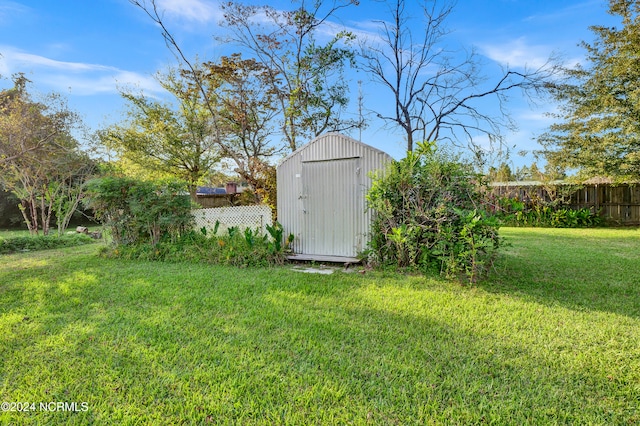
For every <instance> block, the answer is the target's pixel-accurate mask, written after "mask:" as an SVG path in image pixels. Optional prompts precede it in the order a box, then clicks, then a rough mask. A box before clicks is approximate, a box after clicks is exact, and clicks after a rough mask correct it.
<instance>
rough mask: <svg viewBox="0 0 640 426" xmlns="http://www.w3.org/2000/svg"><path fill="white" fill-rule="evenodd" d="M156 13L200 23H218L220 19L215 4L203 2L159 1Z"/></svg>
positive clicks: (182, 0) (194, 0)
mask: <svg viewBox="0 0 640 426" xmlns="http://www.w3.org/2000/svg"><path fill="white" fill-rule="evenodd" d="M158 11H159V12H160V13H162V12H165V13H167V14H170V15H172V16H175V17H178V18H182V19H186V20H188V21H196V22H201V23H204V22H211V21H218V20H219V19H220V18H221V17H222V14H221V12H220V9H218V7H217V4H215V3H213V2H211V1H205V0H159V1H158Z"/></svg>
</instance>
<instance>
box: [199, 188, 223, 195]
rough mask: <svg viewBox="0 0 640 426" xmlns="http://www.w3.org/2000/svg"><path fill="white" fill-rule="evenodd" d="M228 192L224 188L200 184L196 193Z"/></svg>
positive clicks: (216, 193)
mask: <svg viewBox="0 0 640 426" xmlns="http://www.w3.org/2000/svg"><path fill="white" fill-rule="evenodd" d="M226 193H227V190H226V189H224V188H211V187H208V186H199V187H198V188H197V189H196V195H221V194H226Z"/></svg>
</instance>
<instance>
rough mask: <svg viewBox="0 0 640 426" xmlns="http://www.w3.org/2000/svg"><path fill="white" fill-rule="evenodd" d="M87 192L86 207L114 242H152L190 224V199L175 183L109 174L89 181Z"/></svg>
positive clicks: (178, 184)
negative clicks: (105, 228) (140, 179)
mask: <svg viewBox="0 0 640 426" xmlns="http://www.w3.org/2000/svg"><path fill="white" fill-rule="evenodd" d="M87 193H88V197H87V199H86V200H85V203H86V205H87V207H89V208H91V209H92V210H93V211H94V212H95V215H96V218H97V219H99V220H101V221H102V223H103V225H105V226H106V227H107V228H109V229H110V231H111V235H112V238H113V241H114V242H115V243H116V244H138V243H151V244H152V245H156V244H157V243H158V242H159V241H160V240H161V239H162V238H163V237H167V238H169V239H172V240H174V239H175V238H176V237H178V236H180V235H181V234H182V233H184V232H185V231H188V230H191V229H192V227H193V216H192V215H191V202H190V199H189V196H188V195H186V194H187V191H186V186H185V185H184V184H182V183H179V182H175V181H168V182H148V181H138V180H135V179H131V178H111V177H109V178H102V179H94V180H92V181H90V182H89V183H88V185H87Z"/></svg>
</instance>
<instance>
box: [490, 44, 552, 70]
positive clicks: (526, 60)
mask: <svg viewBox="0 0 640 426" xmlns="http://www.w3.org/2000/svg"><path fill="white" fill-rule="evenodd" d="M479 48H480V52H481V53H482V54H484V55H485V56H487V57H488V58H490V59H492V60H494V61H496V62H498V63H500V64H501V65H508V66H510V67H512V68H525V67H528V68H539V67H541V66H543V65H544V64H546V63H547V62H548V60H549V57H550V56H551V55H552V53H553V49H552V48H550V47H548V46H544V45H531V44H528V43H527V41H526V39H525V38H524V37H519V38H517V39H515V40H512V41H509V42H507V43H503V44H484V45H480V46H479Z"/></svg>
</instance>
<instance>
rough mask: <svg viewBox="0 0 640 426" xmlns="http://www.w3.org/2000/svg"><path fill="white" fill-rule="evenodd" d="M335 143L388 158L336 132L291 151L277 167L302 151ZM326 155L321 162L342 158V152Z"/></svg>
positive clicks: (368, 146) (378, 150)
mask: <svg viewBox="0 0 640 426" xmlns="http://www.w3.org/2000/svg"><path fill="white" fill-rule="evenodd" d="M332 141H333V142H337V141H341V142H342V143H344V142H346V143H348V144H352V145H354V146H357V147H359V148H361V149H365V150H369V151H372V152H375V153H376V154H380V155H384V156H386V157H389V154H387V153H386V152H384V151H382V150H380V149H378V148H375V147H373V146H371V145H367V144H366V143H363V142H360V141H358V140H355V139H353V138H352V137H349V136H346V135H343V134H342V133H338V132H332V133H325V134H323V135H320V136H318V137H316V138H315V139H313V140H312V141H311V142H309V143H307V144H304V145H302V146H301V147H298V149H296V150H295V151H293V152H292V153H291V154H289V155H287V156H286V157H285V158H284V159H283V160H282V161H281V162H280V164H279V165H278V167H279V166H280V165H282V164H284V163H286V162H287V161H289V160H290V159H291V158H293V157H297V156H299V155H301V154H302V153H303V152H304V151H308V150H313V149H314V148H317V146H318V145H321V144H326V143H330V142H332ZM325 154H326V155H324V157H325V158H323V160H332V159H337V158H342V157H343V155H342V154H343V153H342V152H335V151H332V150H328V151H327V152H326V153H325Z"/></svg>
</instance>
